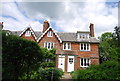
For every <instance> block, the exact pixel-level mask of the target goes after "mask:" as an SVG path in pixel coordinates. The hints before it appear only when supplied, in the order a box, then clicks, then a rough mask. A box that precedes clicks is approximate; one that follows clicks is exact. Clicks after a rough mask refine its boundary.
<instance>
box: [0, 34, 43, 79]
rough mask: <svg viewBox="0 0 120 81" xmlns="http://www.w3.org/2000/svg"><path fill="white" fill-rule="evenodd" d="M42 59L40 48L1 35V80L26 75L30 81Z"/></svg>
mask: <svg viewBox="0 0 120 81" xmlns="http://www.w3.org/2000/svg"><path fill="white" fill-rule="evenodd" d="M42 59H43V52H42V50H41V49H40V46H39V45H38V44H37V43H35V42H33V41H28V40H25V39H23V38H20V37H17V36H14V35H9V34H6V32H3V33H2V64H3V65H2V67H3V68H2V75H3V77H2V78H3V79H12V80H13V81H14V80H15V79H19V78H21V77H22V76H23V75H25V74H26V76H27V80H29V79H30V77H31V74H32V72H34V71H37V70H38V68H39V66H40V63H41V62H42Z"/></svg>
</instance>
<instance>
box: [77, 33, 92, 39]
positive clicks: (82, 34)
mask: <svg viewBox="0 0 120 81" xmlns="http://www.w3.org/2000/svg"><path fill="white" fill-rule="evenodd" d="M80 38H83V39H84V38H87V39H88V38H90V36H89V33H78V39H80Z"/></svg>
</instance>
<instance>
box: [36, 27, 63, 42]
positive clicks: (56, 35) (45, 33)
mask: <svg viewBox="0 0 120 81" xmlns="http://www.w3.org/2000/svg"><path fill="white" fill-rule="evenodd" d="M48 31H52V32H53V35H55V37H56V38H57V39H58V40H59V42H60V43H62V40H61V39H60V37H59V36H58V34H57V33H56V32H54V30H53V29H52V27H49V28H48V29H47V30H46V31H45V32H44V33H43V34H42V35H41V36H40V37H39V38H38V40H37V42H39V41H40V40H41V39H42V38H44V36H45V35H47V34H48Z"/></svg>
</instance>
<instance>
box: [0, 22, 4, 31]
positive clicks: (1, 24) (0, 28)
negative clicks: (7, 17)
mask: <svg viewBox="0 0 120 81" xmlns="http://www.w3.org/2000/svg"><path fill="white" fill-rule="evenodd" d="M2 29H3V22H0V30H2Z"/></svg>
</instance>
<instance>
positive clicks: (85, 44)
mask: <svg viewBox="0 0 120 81" xmlns="http://www.w3.org/2000/svg"><path fill="white" fill-rule="evenodd" d="M81 45H83V49H81ZM85 46H86V47H85ZM85 48H86V49H85ZM87 48H88V49H87ZM80 51H90V43H80Z"/></svg>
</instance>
